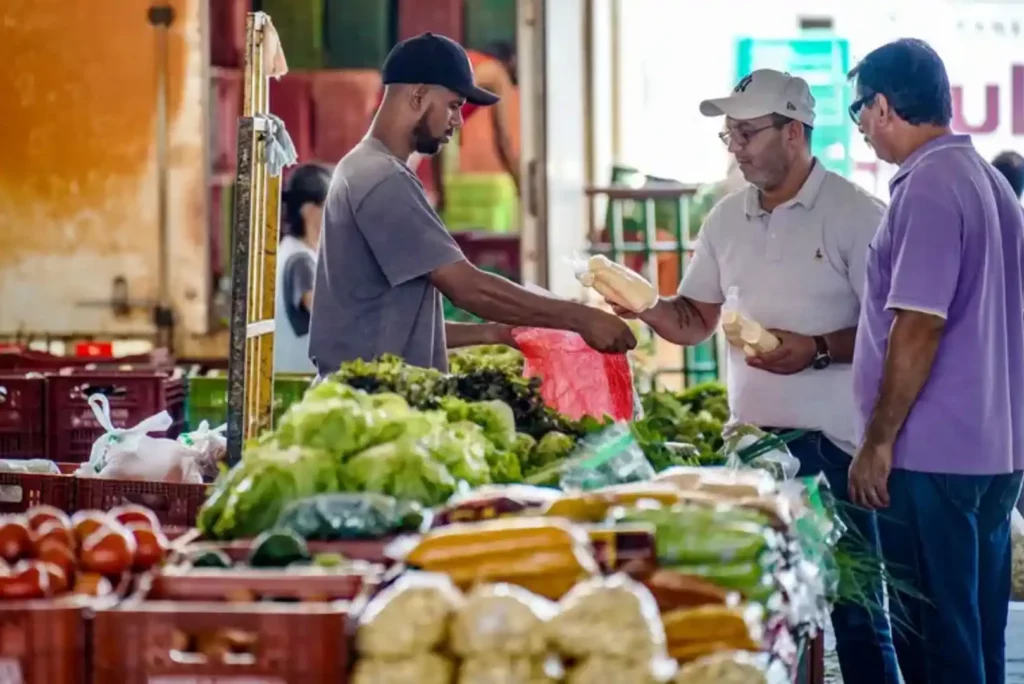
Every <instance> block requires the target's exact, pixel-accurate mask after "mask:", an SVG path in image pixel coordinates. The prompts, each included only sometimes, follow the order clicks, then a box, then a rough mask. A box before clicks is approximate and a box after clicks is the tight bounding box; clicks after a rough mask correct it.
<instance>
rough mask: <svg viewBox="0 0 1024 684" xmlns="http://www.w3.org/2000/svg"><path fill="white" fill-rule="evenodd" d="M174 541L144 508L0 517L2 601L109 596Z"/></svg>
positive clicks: (156, 561) (44, 509)
mask: <svg viewBox="0 0 1024 684" xmlns="http://www.w3.org/2000/svg"><path fill="white" fill-rule="evenodd" d="M168 547H169V544H168V541H167V537H166V536H165V535H164V533H163V531H162V530H161V527H160V522H159V521H158V520H157V518H156V516H155V515H154V514H153V512H152V511H150V510H149V509H147V508H144V507H142V506H134V505H128V506H122V507H119V508H115V509H114V510H112V511H110V512H108V513H104V512H102V511H79V512H77V513H75V514H74V515H72V516H68V515H67V514H66V513H64V512H63V511H61V510H59V509H57V508H53V507H52V506H37V507H36V508H33V509H31V510H29V511H28V512H27V513H26V514H25V515H18V516H6V517H4V516H0V601H3V600H15V601H21V600H32V599H41V598H49V597H55V596H61V595H64V594H68V593H75V594H80V595H86V596H104V595H107V594H110V593H112V592H113V591H114V587H115V586H117V585H118V584H119V583H120V582H121V581H122V579H123V578H124V577H125V576H126V575H128V574H129V573H140V572H145V571H147V570H150V569H152V568H154V567H156V566H158V565H160V564H161V563H163V561H164V559H165V557H166V555H167V550H168Z"/></svg>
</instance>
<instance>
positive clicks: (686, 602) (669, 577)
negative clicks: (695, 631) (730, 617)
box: [643, 570, 738, 611]
mask: <svg viewBox="0 0 1024 684" xmlns="http://www.w3.org/2000/svg"><path fill="white" fill-rule="evenodd" d="M643 583H644V586H646V587H647V588H648V590H650V592H651V594H652V595H653V596H654V598H655V600H656V601H657V602H658V608H659V609H660V610H662V611H671V610H676V609H679V608H692V607H696V606H704V605H725V604H727V603H730V602H734V601H738V594H737V593H736V592H735V591H734V590H730V589H726V588H724V587H720V586H718V585H716V584H713V583H711V582H710V581H708V580H706V579H703V578H700V577H694V576H692V575H684V574H682V573H680V572H676V571H674V570H657V571H655V572H654V573H652V574H650V575H648V576H647V577H645V578H644V579H643Z"/></svg>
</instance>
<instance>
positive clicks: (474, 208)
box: [442, 173, 519, 233]
mask: <svg viewBox="0 0 1024 684" xmlns="http://www.w3.org/2000/svg"><path fill="white" fill-rule="evenodd" d="M444 191H445V209H444V216H443V217H442V218H443V219H444V223H445V225H446V226H448V229H449V230H485V231H488V232H492V233H511V232H514V231H515V230H516V227H517V212H518V206H519V197H518V194H517V192H516V186H515V182H514V181H513V180H512V177H511V176H509V175H507V174H501V173H461V174H460V173H453V174H450V175H448V176H446V178H445V182H444Z"/></svg>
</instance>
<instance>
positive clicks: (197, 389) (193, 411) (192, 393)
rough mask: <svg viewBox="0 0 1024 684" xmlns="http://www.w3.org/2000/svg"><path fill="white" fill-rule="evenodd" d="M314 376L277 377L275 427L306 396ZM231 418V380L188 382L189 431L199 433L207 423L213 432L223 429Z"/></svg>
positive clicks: (213, 378)
mask: <svg viewBox="0 0 1024 684" xmlns="http://www.w3.org/2000/svg"><path fill="white" fill-rule="evenodd" d="M313 377H314V376H312V375H304V374H301V373H280V374H278V375H276V376H274V424H275V425H276V424H277V421H278V420H280V418H281V416H283V415H284V412H285V411H287V410H288V407H289V406H291V405H292V404H294V403H296V402H298V401H299V400H301V399H302V397H303V396H304V395H305V394H306V390H308V389H309V386H310V384H311V383H312V382H313ZM227 418H228V379H227V377H225V376H222V375H216V376H206V377H196V378H190V379H189V394H188V427H189V430H196V429H198V427H199V424H200V423H201V422H203V421H204V420H205V421H207V422H208V423H209V424H210V427H211V428H215V427H218V426H220V425H223V424H224V422H225V421H227Z"/></svg>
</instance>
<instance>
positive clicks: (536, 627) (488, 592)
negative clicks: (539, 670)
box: [451, 584, 558, 659]
mask: <svg viewBox="0 0 1024 684" xmlns="http://www.w3.org/2000/svg"><path fill="white" fill-rule="evenodd" d="M557 612H558V607H557V605H556V604H555V603H553V602H551V601H549V600H547V599H544V598H542V597H540V596H537V595H536V594H531V593H530V592H528V591H526V590H525V589H523V588H521V587H517V586H514V585H511V584H485V585H480V586H478V587H477V588H476V589H474V590H473V591H472V592H470V593H469V595H467V596H466V601H465V603H463V605H462V607H461V608H460V610H459V612H458V614H457V615H456V616H455V620H454V622H453V623H452V633H451V649H452V651H453V652H454V653H455V654H456V655H458V656H459V657H461V658H472V657H480V656H486V655H490V654H494V655H500V656H507V657H510V658H512V657H516V658H523V657H527V658H535V659H536V658H542V657H543V656H545V655H546V654H547V653H548V650H549V643H548V636H547V632H546V627H545V625H546V623H547V622H548V620H550V619H551V618H552V617H554V615H555V614H556V613H557Z"/></svg>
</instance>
